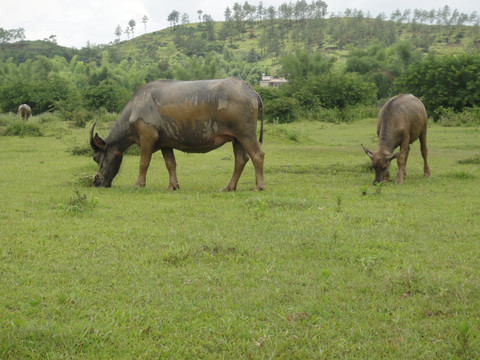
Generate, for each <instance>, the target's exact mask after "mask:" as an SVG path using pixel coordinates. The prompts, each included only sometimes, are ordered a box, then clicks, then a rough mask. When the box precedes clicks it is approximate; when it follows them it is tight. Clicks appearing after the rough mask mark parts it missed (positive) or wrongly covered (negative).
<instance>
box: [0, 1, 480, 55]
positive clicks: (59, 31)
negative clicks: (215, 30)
mask: <svg viewBox="0 0 480 360" xmlns="http://www.w3.org/2000/svg"><path fill="white" fill-rule="evenodd" d="M247 1H248V2H249V4H251V5H258V4H259V3H260V2H262V3H263V6H264V7H265V8H268V7H269V6H274V7H275V8H277V9H278V6H279V5H281V4H282V3H289V2H292V3H295V2H296V0H262V1H261V0H247ZM324 1H325V2H326V3H327V5H328V8H327V11H328V14H327V17H329V16H330V14H338V13H341V12H344V11H345V10H346V9H357V10H362V11H363V12H364V13H367V12H370V14H371V15H372V16H373V17H375V16H376V15H378V14H380V13H385V14H386V15H387V18H388V17H390V15H391V14H392V12H394V11H395V10H396V9H400V10H401V11H404V10H407V9H410V10H414V9H422V10H432V9H439V8H443V7H444V6H445V5H448V6H449V7H450V9H451V10H454V9H457V10H458V11H459V12H463V13H467V14H471V13H473V12H474V11H477V13H478V12H480V7H478V6H475V3H476V1H472V0H456V1H455V2H450V3H449V2H439V1H438V0H423V1H422V2H421V6H420V5H419V2H418V1H416V0H403V1H401V2H398V1H393V0H335V1H328V0H324ZM235 2H238V3H240V4H243V3H245V0H231V1H226V0H177V1H172V2H171V3H170V2H169V1H165V0H37V1H32V0H13V1H8V5H6V3H7V1H6V0H3V1H2V3H3V4H2V7H1V8H2V9H1V10H0V28H3V29H5V30H10V29H18V28H24V29H25V36H26V39H27V40H43V39H46V38H49V37H50V36H51V35H55V36H56V40H57V43H58V44H59V45H62V46H68V47H75V48H77V49H80V48H82V47H85V46H87V43H90V44H92V45H100V44H108V43H110V42H113V41H114V40H115V39H116V36H115V29H116V28H117V26H118V25H120V27H121V28H122V30H125V29H126V28H127V27H128V23H129V21H130V20H131V19H133V20H135V22H136V26H135V29H134V36H138V35H141V34H144V33H145V27H144V24H143V23H142V18H143V17H144V16H145V15H146V16H147V17H148V19H149V20H148V22H147V23H146V31H147V32H153V31H157V30H161V29H164V28H166V27H168V26H169V23H168V21H167V17H168V15H169V14H170V13H171V12H172V11H173V10H176V11H178V12H179V13H180V14H184V13H186V14H188V16H189V19H190V22H197V21H198V13H197V11H198V10H202V11H203V14H208V15H210V16H212V18H213V19H214V20H215V21H223V20H224V12H225V9H226V8H227V6H229V7H230V8H232V7H233V4H234V3H235ZM307 2H308V3H310V2H311V0H307ZM121 39H122V40H126V39H127V35H126V34H123V35H122V38H121Z"/></svg>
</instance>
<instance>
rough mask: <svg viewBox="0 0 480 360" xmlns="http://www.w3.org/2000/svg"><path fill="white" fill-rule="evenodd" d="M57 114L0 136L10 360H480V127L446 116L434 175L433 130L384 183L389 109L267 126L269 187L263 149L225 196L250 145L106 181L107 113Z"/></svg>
mask: <svg viewBox="0 0 480 360" xmlns="http://www.w3.org/2000/svg"><path fill="white" fill-rule="evenodd" d="M42 126H45V127H46V128H45V129H42V131H43V132H44V134H45V136H43V137H23V138H19V137H10V136H9V137H0V164H1V171H0V279H1V280H0V295H1V296H0V358H1V359H158V358H173V359H177V358H178V359H184V358H190V359H193V358H195V359H223V358H225V359H243V358H253V359H267V358H268V359H271V358H274V359H333V358H349V359H350V358H357V359H419V358H422V359H452V358H454V359H473V358H478V357H480V338H479V337H480V327H479V325H480V315H479V314H480V313H479V311H478V309H480V274H479V269H480V245H479V243H478V240H479V238H480V227H479V221H478V219H479V217H480V200H479V199H480V187H479V186H478V184H479V179H480V169H479V167H478V162H476V161H473V162H472V161H470V160H469V159H475V158H476V156H478V153H479V152H480V145H479V144H480V130H478V129H475V128H468V129H465V128H455V127H452V128H444V127H440V126H437V125H432V126H430V129H429V134H428V147H429V150H430V167H431V170H432V175H433V176H432V178H431V179H426V178H424V177H423V163H422V159H421V155H420V150H419V144H418V143H415V144H414V145H413V146H412V149H411V152H410V156H409V160H408V164H407V174H408V175H407V178H406V180H405V183H404V184H403V185H395V184H393V183H387V184H384V185H383V186H381V187H375V186H372V185H371V183H372V180H373V177H374V174H373V173H371V172H370V171H369V169H368V168H369V161H368V158H367V157H366V156H365V154H364V153H363V150H362V149H361V147H360V144H361V143H363V144H364V145H365V146H367V147H369V148H372V149H373V148H375V147H376V136H375V131H376V123H375V120H374V119H368V120H362V121H359V122H355V123H352V124H339V125H334V124H324V123H318V122H301V123H293V124H288V125H267V127H266V133H265V137H264V145H263V149H264V151H265V153H266V157H265V180H266V186H267V190H266V191H265V192H262V193H256V192H253V191H251V190H252V189H253V188H254V185H255V184H254V173H253V167H252V164H251V162H249V164H248V165H247V167H246V169H245V171H244V174H243V175H242V177H241V179H240V182H239V186H238V190H239V191H237V192H236V193H220V192H218V190H219V189H220V188H221V187H222V186H224V185H225V184H226V183H227V182H228V179H229V177H230V175H231V172H232V170H233V155H232V150H231V146H224V147H222V148H221V149H219V150H216V151H213V152H210V153H208V154H183V153H181V152H177V153H176V156H177V163H178V168H177V171H178V177H179V182H180V185H181V189H180V190H179V191H176V192H167V191H166V190H164V189H165V187H166V186H167V184H168V175H167V171H166V169H165V166H164V162H163V159H162V157H161V154H160V153H157V154H155V155H154V158H153V161H152V164H151V166H150V169H149V172H148V175H147V187H145V188H142V189H139V188H134V187H133V183H134V182H135V180H136V177H137V171H138V161H139V159H138V156H125V159H124V163H123V165H122V169H121V170H120V173H119V175H118V176H117V177H116V178H115V180H114V182H113V187H112V188H111V189H97V188H94V187H91V186H89V185H90V183H89V179H91V176H92V175H93V174H94V173H95V171H96V164H95V163H94V162H93V160H92V159H91V157H86V156H74V155H73V154H72V152H71V149H72V147H74V146H76V145H78V146H80V147H82V146H84V145H85V143H88V129H89V126H87V127H86V128H84V129H79V128H71V127H68V126H66V125H65V124H64V123H58V122H48V123H45V124H43V125H42ZM100 132H101V135H102V136H105V135H106V134H107V130H105V129H104V128H102V129H100ZM391 170H392V174H395V173H396V164H393V165H392V169H391Z"/></svg>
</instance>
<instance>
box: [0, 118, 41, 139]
mask: <svg viewBox="0 0 480 360" xmlns="http://www.w3.org/2000/svg"><path fill="white" fill-rule="evenodd" d="M2 135H5V136H43V132H42V130H41V129H40V127H39V126H38V125H37V124H33V123H28V122H27V123H24V122H20V121H16V122H13V123H11V124H9V125H7V127H6V128H5V130H4V131H3V134H2Z"/></svg>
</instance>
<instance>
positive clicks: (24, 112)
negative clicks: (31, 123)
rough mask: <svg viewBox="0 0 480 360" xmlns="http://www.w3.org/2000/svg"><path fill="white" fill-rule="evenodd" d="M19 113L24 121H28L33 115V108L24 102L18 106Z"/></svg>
mask: <svg viewBox="0 0 480 360" xmlns="http://www.w3.org/2000/svg"><path fill="white" fill-rule="evenodd" d="M18 115H20V116H21V117H22V119H23V121H27V120H28V118H29V117H30V115H32V109H30V106H28V105H27V104H22V105H20V106H19V107H18Z"/></svg>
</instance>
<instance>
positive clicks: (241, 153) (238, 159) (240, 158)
mask: <svg viewBox="0 0 480 360" xmlns="http://www.w3.org/2000/svg"><path fill="white" fill-rule="evenodd" d="M233 155H234V156H235V167H234V169H233V175H232V178H231V179H230V181H229V183H228V184H227V185H226V186H225V187H224V188H223V189H222V191H235V190H237V184H238V179H240V175H242V171H243V169H244V168H245V164H246V163H247V162H248V155H247V152H246V151H245V149H244V148H243V146H242V144H240V143H239V142H238V140H233Z"/></svg>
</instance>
